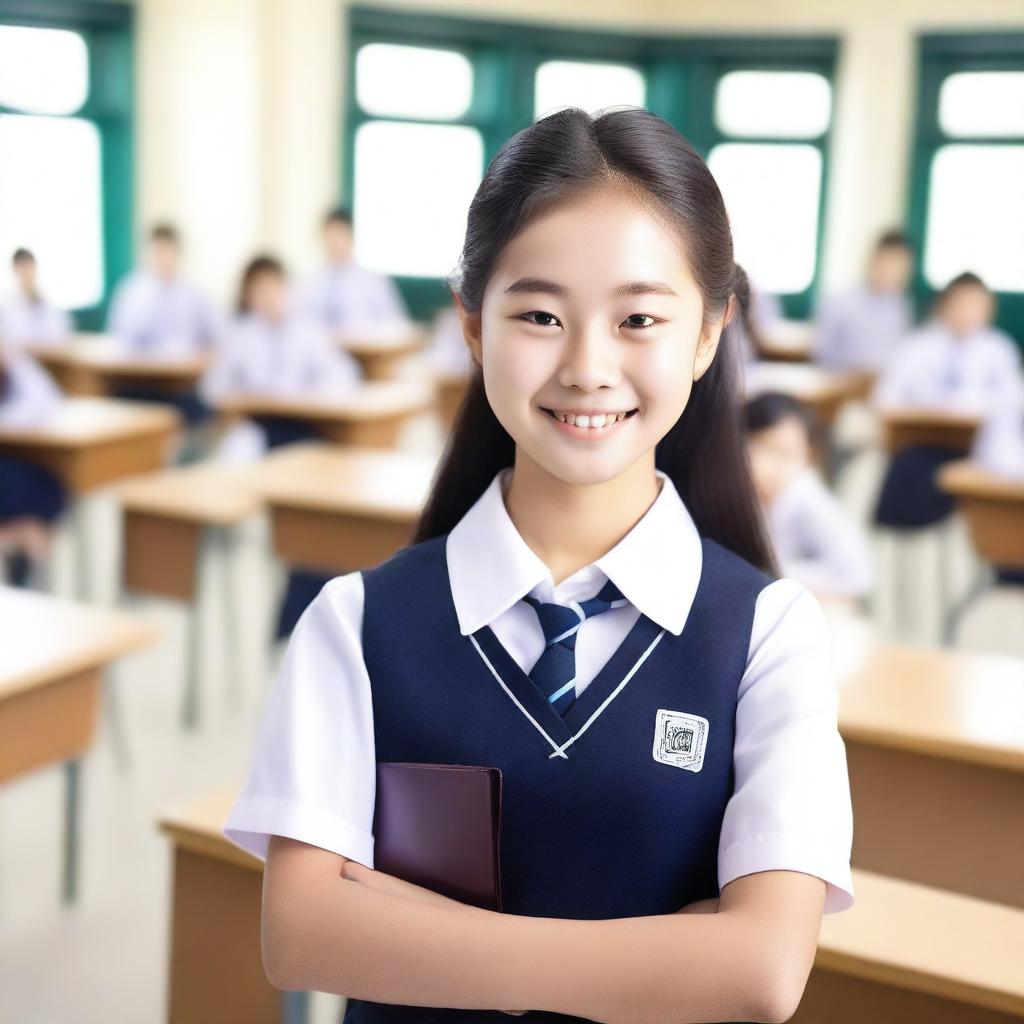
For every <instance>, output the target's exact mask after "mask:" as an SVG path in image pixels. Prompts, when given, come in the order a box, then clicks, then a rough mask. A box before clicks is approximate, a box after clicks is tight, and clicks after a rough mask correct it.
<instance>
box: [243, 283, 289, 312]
mask: <svg viewBox="0 0 1024 1024" xmlns="http://www.w3.org/2000/svg"><path fill="white" fill-rule="evenodd" d="M246 301H247V303H248V305H249V308H250V309H251V310H252V312H253V313H255V314H256V315H257V316H261V317H264V318H265V319H267V320H275V321H276V320H280V319H281V318H282V317H283V316H284V314H285V310H286V309H287V306H288V286H287V284H286V282H285V280H284V278H283V277H281V276H280V275H278V274H270V273H263V274H257V275H256V276H255V277H254V278H253V279H252V281H250V282H249V289H248V293H247V295H246Z"/></svg>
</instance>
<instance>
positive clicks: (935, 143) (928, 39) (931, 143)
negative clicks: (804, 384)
mask: <svg viewBox="0 0 1024 1024" xmlns="http://www.w3.org/2000/svg"><path fill="white" fill-rule="evenodd" d="M917 50H918V53H917V56H918V90H917V112H916V117H915V120H914V140H913V153H912V157H911V170H910V182H909V196H910V201H909V206H908V218H907V223H908V227H909V229H910V231H911V234H912V236H913V238H914V239H915V241H916V243H917V247H916V250H917V251H916V255H915V259H914V275H913V294H914V300H915V304H916V306H917V309H918V312H919V313H922V314H923V313H926V312H927V310H928V309H929V308H930V307H931V305H932V303H933V301H934V299H935V296H936V294H937V292H936V289H934V288H933V287H932V286H931V285H930V284H929V283H928V281H927V279H926V278H925V276H924V253H925V239H926V235H927V230H928V206H929V202H930V199H931V195H930V192H931V168H932V161H933V160H934V158H935V154H936V153H937V152H938V150H940V149H941V148H942V147H944V146H947V145H951V144H955V145H964V146H975V145H997V146H1003V145H1008V146H1024V135H999V136H991V135H976V136H975V135H972V136H954V135H946V134H945V132H943V130H942V128H941V126H940V124H939V93H940V90H941V88H942V83H943V81H944V80H945V79H946V78H948V77H949V76H950V75H952V74H955V73H956V72H959V71H1024V32H1003V33H999V34H998V35H997V34H995V33H971V34H969V35H968V34H962V33H926V34H922V35H920V36H918V40H917ZM995 294H996V298H997V303H998V309H997V313H996V323H997V325H998V326H999V327H1001V328H1002V329H1003V330H1004V331H1006V332H1007V333H1009V334H1010V335H1011V336H1013V337H1014V339H1015V340H1016V341H1017V344H1018V345H1020V346H1021V348H1022V349H1024V291H1021V292H1001V291H996V292H995Z"/></svg>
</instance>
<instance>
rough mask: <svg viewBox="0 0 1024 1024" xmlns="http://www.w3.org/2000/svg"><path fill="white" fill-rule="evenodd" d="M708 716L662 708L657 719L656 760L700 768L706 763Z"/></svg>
mask: <svg viewBox="0 0 1024 1024" xmlns="http://www.w3.org/2000/svg"><path fill="white" fill-rule="evenodd" d="M707 742H708V720H707V719H706V718H701V716H700V715H688V714H686V713H684V712H682V711H667V710H665V708H660V709H659V710H658V714H657V716H656V717H655V719H654V760H655V761H660V762H661V763H662V764H671V765H674V766H675V767H676V768H685V769H686V771H688V772H699V771H700V770H701V768H702V767H703V766H704V748H705V747H706V746H707Z"/></svg>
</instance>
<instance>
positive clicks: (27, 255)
mask: <svg viewBox="0 0 1024 1024" xmlns="http://www.w3.org/2000/svg"><path fill="white" fill-rule="evenodd" d="M35 261H36V258H35V256H33V255H32V253H31V251H30V250H28V249H24V248H21V249H15V250H14V255H13V256H12V257H11V263H12V264H13V265H14V266H17V265H18V264H19V263H35Z"/></svg>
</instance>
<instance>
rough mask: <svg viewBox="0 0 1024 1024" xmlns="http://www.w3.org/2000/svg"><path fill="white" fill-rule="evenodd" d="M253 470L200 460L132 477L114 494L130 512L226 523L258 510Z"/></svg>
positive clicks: (258, 504)
mask: <svg viewBox="0 0 1024 1024" xmlns="http://www.w3.org/2000/svg"><path fill="white" fill-rule="evenodd" d="M257 472H258V469H257V467H256V466H253V465H249V464H236V463H229V462H215V461H210V462H200V463H194V464H193V465H190V466H176V467H174V468H171V469H165V470H162V471H160V472H158V473H151V474H148V475H146V476H139V477H133V478H131V479H130V480H128V481H127V482H126V483H123V484H120V485H119V486H118V487H117V489H116V494H117V497H118V498H119V500H120V501H121V504H122V505H123V506H124V508H125V509H127V510H129V511H131V512H144V513H150V514H153V515H159V516H164V517H167V518H170V519H182V520H186V521H188V522H195V523H203V524H206V525H210V526H230V525H232V524H234V523H238V522H241V520H243V519H245V518H247V517H248V516H250V515H253V514H254V513H255V512H256V511H257V510H258V509H259V506H260V500H259V496H258V494H257V492H256V489H255V487H254V483H255V476H256V473H257Z"/></svg>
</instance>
